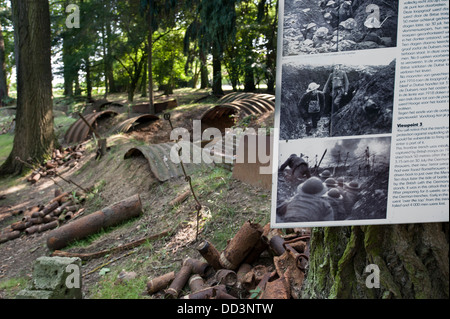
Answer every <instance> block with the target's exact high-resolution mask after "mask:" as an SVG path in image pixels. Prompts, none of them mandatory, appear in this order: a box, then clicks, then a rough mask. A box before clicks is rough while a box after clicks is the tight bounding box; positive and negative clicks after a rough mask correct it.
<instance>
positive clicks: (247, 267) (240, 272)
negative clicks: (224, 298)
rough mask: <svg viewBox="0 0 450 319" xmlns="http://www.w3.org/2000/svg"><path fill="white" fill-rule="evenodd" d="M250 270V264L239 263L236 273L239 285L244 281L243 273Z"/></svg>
mask: <svg viewBox="0 0 450 319" xmlns="http://www.w3.org/2000/svg"><path fill="white" fill-rule="evenodd" d="M251 270H252V266H251V265H250V264H245V263H244V264H241V266H240V267H239V269H238V271H237V273H236V276H237V280H238V284H239V286H242V284H243V283H244V279H245V275H246V274H248V273H249V272H250V271H251Z"/></svg>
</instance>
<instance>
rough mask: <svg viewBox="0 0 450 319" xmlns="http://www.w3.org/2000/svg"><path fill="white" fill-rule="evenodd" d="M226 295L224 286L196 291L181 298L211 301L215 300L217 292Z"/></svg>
mask: <svg viewBox="0 0 450 319" xmlns="http://www.w3.org/2000/svg"><path fill="white" fill-rule="evenodd" d="M220 291H221V292H222V293H225V294H227V288H226V287H225V285H218V286H214V287H208V288H205V289H203V290H200V291H196V292H194V293H192V294H190V295H187V296H184V297H182V299H213V298H216V297H217V295H218V293H219V292H220Z"/></svg>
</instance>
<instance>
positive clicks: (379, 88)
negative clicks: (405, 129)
mask: <svg viewBox="0 0 450 319" xmlns="http://www.w3.org/2000/svg"><path fill="white" fill-rule="evenodd" d="M394 53H395V52H394V51H392V50H391V51H390V52H389V54H383V55H380V54H376V52H374V51H372V52H370V53H368V52H364V54H363V53H361V52H356V53H355V54H351V55H341V56H335V57H333V59H331V60H330V61H328V60H324V59H322V58H321V57H320V56H314V57H308V58H300V57H299V58H297V57H296V58H293V59H290V60H288V61H287V62H286V63H284V64H283V65H282V69H283V71H282V78H281V100H280V108H279V121H280V122H279V123H280V124H279V129H280V135H279V137H280V140H295V139H300V138H324V137H338V136H355V135H368V134H385V133H392V120H393V119H392V117H393V108H394V88H395V73H396V60H395V58H394V55H395V54H394ZM363 63H367V64H363Z"/></svg>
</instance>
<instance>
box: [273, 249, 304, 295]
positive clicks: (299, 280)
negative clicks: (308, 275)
mask: <svg viewBox="0 0 450 319" xmlns="http://www.w3.org/2000/svg"><path fill="white" fill-rule="evenodd" d="M273 261H274V264H275V268H276V271H277V273H278V276H279V277H280V278H281V277H285V278H286V279H287V281H288V282H289V286H290V289H291V296H292V298H294V299H299V298H300V293H301V289H302V286H303V281H304V279H305V273H304V271H302V270H301V269H300V268H298V264H297V263H298V260H297V259H296V258H295V257H294V256H293V255H292V254H291V253H290V252H289V251H288V250H286V251H285V252H284V253H283V254H282V255H281V256H280V257H274V258H273Z"/></svg>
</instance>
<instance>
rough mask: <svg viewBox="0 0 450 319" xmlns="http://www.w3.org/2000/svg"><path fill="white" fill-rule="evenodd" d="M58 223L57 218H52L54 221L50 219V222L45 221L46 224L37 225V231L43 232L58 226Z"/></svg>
mask: <svg viewBox="0 0 450 319" xmlns="http://www.w3.org/2000/svg"><path fill="white" fill-rule="evenodd" d="M58 225H59V223H58V221H57V220H54V221H52V222H50V223H47V224H42V225H39V227H38V232H39V233H42V232H44V231H46V230H49V229H54V228H56V227H58Z"/></svg>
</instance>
